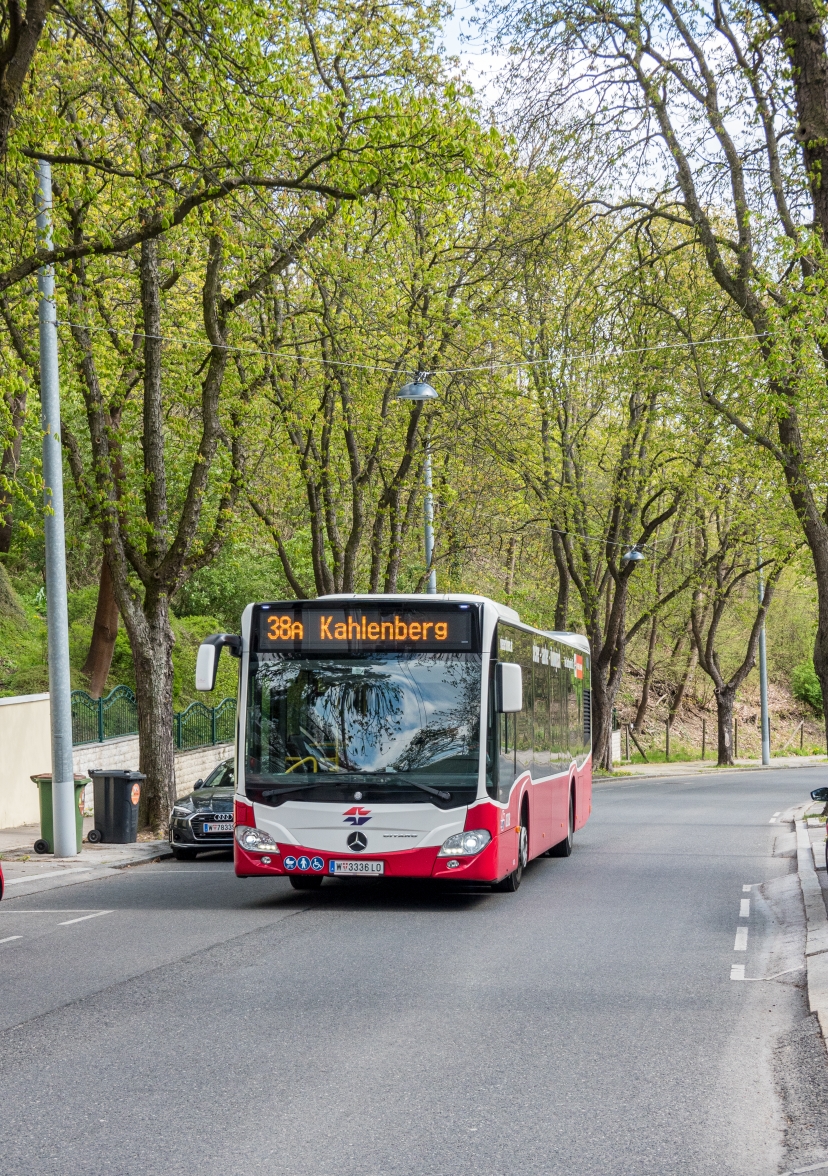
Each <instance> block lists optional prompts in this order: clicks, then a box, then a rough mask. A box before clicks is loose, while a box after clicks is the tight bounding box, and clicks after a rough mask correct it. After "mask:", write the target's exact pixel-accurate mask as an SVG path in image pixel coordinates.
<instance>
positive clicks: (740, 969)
mask: <svg viewBox="0 0 828 1176" xmlns="http://www.w3.org/2000/svg"><path fill="white" fill-rule="evenodd" d="M744 978H745V965H744V964H731V965H730V979H731V980H744Z"/></svg>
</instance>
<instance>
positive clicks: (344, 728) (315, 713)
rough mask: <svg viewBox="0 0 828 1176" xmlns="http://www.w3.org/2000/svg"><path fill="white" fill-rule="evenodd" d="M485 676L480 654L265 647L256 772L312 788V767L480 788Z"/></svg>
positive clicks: (256, 669) (250, 754)
mask: <svg viewBox="0 0 828 1176" xmlns="http://www.w3.org/2000/svg"><path fill="white" fill-rule="evenodd" d="M480 676H481V657H480V655H479V654H474V653H443V652H440V653H396V652H388V653H378V652H372V653H370V654H363V655H352V656H347V657H336V658H322V657H301V656H298V655H290V654H287V655H286V654H282V653H270V652H266V653H260V654H259V655H258V656H254V657H252V658H251V666H250V682H249V689H248V702H247V777H248V779H249V780H251V781H254V782H259V783H262V784H264V783H270V784H273V785H277V786H280V787H281V788H285V789H289V788H290V786H293V787H294V788H302V787H309V785H310V784H311V782H312V781H309V780H308V776H312V777H316V778H317V779H318V778H319V777H320V776H324V777H325V778H326V780H327V781H329V782H330V783H331V784H335V783H336V782H337V779H339V780H341V782H342V783H359V781H360V780H365V781H366V783H368V782H370V781H372V780H373V781H379V780H381V781H382V783H383V785H384V786H385V787H393V786H394V785H395V784H399V785H400V786H405V785H406V784H415V783H416V782H417V781H421V782H422V783H424V784H430V785H434V784H435V783H438V782H441V781H443V782H446V783H447V784H448V785H459V784H463V785H465V786H467V787H473V786H475V785H476V781H477V772H478V754H479V746H480ZM308 795H311V792H310V791H309V792H308ZM423 799H424V800H428V799H429V797H428V795H424V796H423Z"/></svg>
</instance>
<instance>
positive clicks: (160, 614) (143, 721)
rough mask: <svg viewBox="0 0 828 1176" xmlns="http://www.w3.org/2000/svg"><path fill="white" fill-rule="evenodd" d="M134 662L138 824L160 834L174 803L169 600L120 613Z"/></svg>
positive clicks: (160, 598) (158, 599) (161, 598)
mask: <svg viewBox="0 0 828 1176" xmlns="http://www.w3.org/2000/svg"><path fill="white" fill-rule="evenodd" d="M123 617H124V625H125V626H126V629H127V632H128V634H129V640H130V645H131V647H132V653H133V658H134V662H135V697H136V701H137V704H138V737H139V741H140V763H139V767H140V770H141V771H142V772H143V773H144V775H145V776H146V780H145V781H144V784H143V787H142V803H141V819H142V823H143V824H145V825H148V826H149V827H150V828H151V829H154V830H156V831H157V832H160V833H161V834H162V835H163V831H164V830H165V829H166V827H167V821H168V819H169V815H170V810H171V808H172V806H173V805H174V804H175V799H176V795H175V744H174V742H173V730H172V715H173V665H172V650H173V646H174V644H175V636H174V635H173V631H172V628H171V626H170V618H169V601H168V599H167V597H166V596H165V595H163V594H161V595H159V596H157V597H156V598H155V600H154V601H151V600H149V599H147V600H145V602H144V608H143V610H141V609H140V607H138V608H136V609H134V610H129V612H126V613H124V614H123Z"/></svg>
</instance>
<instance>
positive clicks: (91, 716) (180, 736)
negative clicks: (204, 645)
mask: <svg viewBox="0 0 828 1176" xmlns="http://www.w3.org/2000/svg"><path fill="white" fill-rule="evenodd" d="M235 725H236V700H235V698H223V699H222V700H221V702H220V703H219V704H218V706H205V705H204V703H203V702H193V703H190V705H189V706H188V707H187V709H186V710H183V711H175V712H174V713H173V734H174V736H175V746H176V747H177V748H178V749H179V750H180V751H190V750H192V749H193V748H194V747H210V746H211V745H213V744H216V743H232V742H233V737H234V733H235ZM137 733H138V706H137V704H136V702H135V695H134V693H133V692H132V690H130V688H129V687H128V686H116V687H115V689H114V690H112V691H110V693H109V694H107V696H106V698H93V697H92V696H91V694H87V692H86V691H85V690H73V691H72V743H73V744H74V745H75V746H77V745H78V744H80V743H105V742H106V740H107V739H119V738H120V737H121V736H123V735H137Z"/></svg>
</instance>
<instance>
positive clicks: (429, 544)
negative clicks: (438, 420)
mask: <svg viewBox="0 0 828 1176" xmlns="http://www.w3.org/2000/svg"><path fill="white" fill-rule="evenodd" d="M423 480H424V482H425V498H424V499H423V522H424V524H425V559H426V567H427V568H428V569H429V572H428V586H427V588H426V592H428V593H429V594H430V595H432V596H433V595H434V594H435V593H436V591H437V569H436V568H435V567H434V565H433V563H432V560H433V558H434V498H433V495H432V492H431V442H430V440H429V437H428V434H427V433H426V441H425V468H424V470H423Z"/></svg>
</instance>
